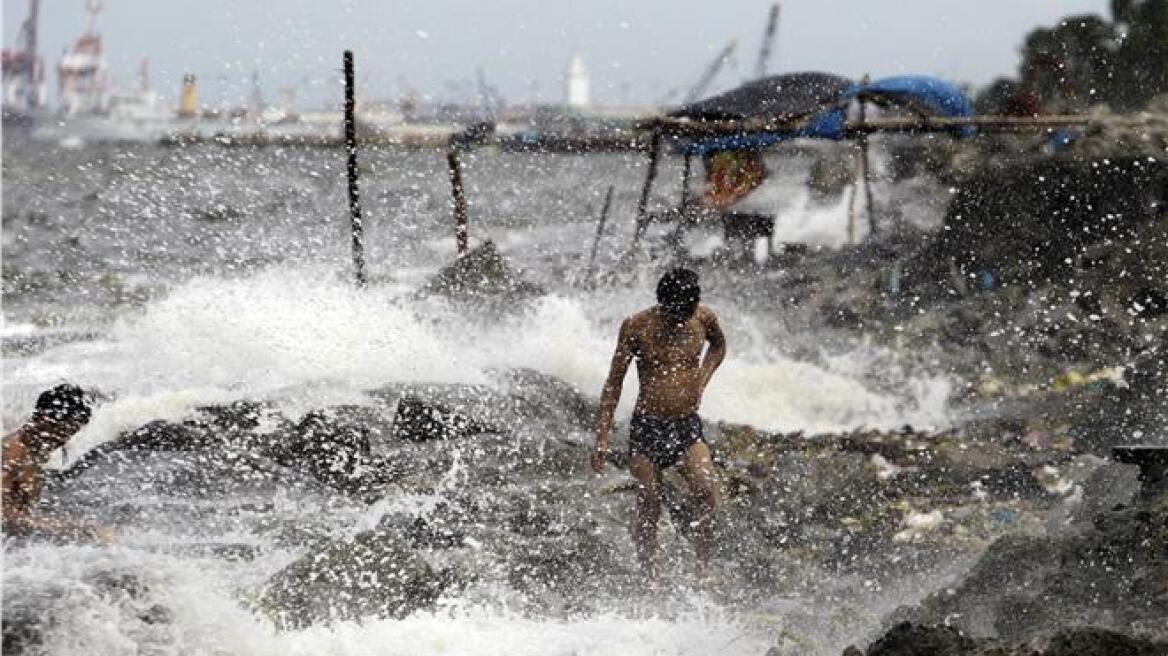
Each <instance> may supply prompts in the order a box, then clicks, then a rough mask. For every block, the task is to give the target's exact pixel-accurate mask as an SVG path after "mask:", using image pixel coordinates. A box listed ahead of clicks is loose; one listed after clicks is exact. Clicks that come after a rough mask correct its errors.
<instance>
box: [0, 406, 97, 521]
mask: <svg viewBox="0 0 1168 656" xmlns="http://www.w3.org/2000/svg"><path fill="white" fill-rule="evenodd" d="M89 415H90V409H89V401H88V400H87V399H86V398H85V393H84V392H83V391H82V390H81V388H79V387H76V386H74V385H58V386H56V387H54V388H53V389H51V390H48V391H47V392H44V393H42V394H41V395H40V397H38V398H37V402H36V408H35V410H33V414H32V418H30V419H29V420H28V421H27V422H25V424H24V425H23V426H21V427H20V428H18V429H16V430H15V431H13V432H12V433H9V434H8V435H6V436H5V437H4V462H3V478H2V479H0V484H2V485H3V503H4V508H3V518H4V522H3V526H4V535H5V536H6V537H13V536H20V537H28V536H32V535H41V536H47V537H56V538H64V539H87V540H96V541H100V542H106V541H108V540H109V532H108V530H107V529H104V528H99V527H95V526H90V525H88V524H83V523H79V522H70V521H65V520H60V519H55V518H49V517H42V516H38V515H36V514H34V513H33V508H34V507H35V506H36V504H37V502H39V501H40V498H41V486H42V485H43V484H44V478H45V473H44V466H45V462H46V461H48V459H49V454H51V453H52V452H53V451H55V450H56V449H58V448H60V447H62V446H64V445H65V443H66V442H68V441H69V438H71V437H73V435H75V434H76V433H77V431H79V430H81V427H82V426H84V425H85V424H87V423H89Z"/></svg>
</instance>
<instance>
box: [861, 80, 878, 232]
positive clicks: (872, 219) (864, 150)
mask: <svg viewBox="0 0 1168 656" xmlns="http://www.w3.org/2000/svg"><path fill="white" fill-rule="evenodd" d="M867 83H868V76H867V75H865V76H864V84H867ZM867 122H868V107H867V103H866V102H864V99H863V98H860V125H864V124H865V123H867ZM859 138H860V172H861V179H862V180H863V182H864V202H865V205H866V206H867V209H868V237H869V238H872V237H873V236H875V235H876V205H875V204H874V203H873V202H872V165H871V161H870V160H869V158H868V133H866V132H862V133H860V137H859Z"/></svg>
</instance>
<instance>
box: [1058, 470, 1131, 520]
mask: <svg viewBox="0 0 1168 656" xmlns="http://www.w3.org/2000/svg"><path fill="white" fill-rule="evenodd" d="M1138 479H1139V470H1138V469H1137V468H1136V467H1134V466H1131V465H1121V464H1118V463H1108V464H1106V465H1103V466H1101V467H1099V468H1097V469H1096V470H1095V471H1094V472H1092V474H1091V475H1090V476H1089V477H1088V478H1087V480H1086V481H1084V482H1083V491H1082V500H1081V501H1080V502H1079V505H1078V506H1077V507H1076V508H1075V509H1074V510H1073V511H1072V512H1071V517H1070V521H1071V523H1072V524H1075V525H1089V523H1090V522H1091V521H1092V520H1093V519H1094V518H1095V517H1097V516H1098V515H1100V514H1101V513H1104V512H1106V511H1108V510H1113V509H1115V508H1116V507H1118V506H1125V505H1128V504H1130V503H1131V502H1132V500H1133V499H1135V497H1136V494H1137V493H1138V492H1139V489H1140V482H1139V480H1138Z"/></svg>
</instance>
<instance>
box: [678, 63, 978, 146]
mask: <svg viewBox="0 0 1168 656" xmlns="http://www.w3.org/2000/svg"><path fill="white" fill-rule="evenodd" d="M857 96H859V97H860V98H862V99H864V100H867V101H870V102H874V103H877V104H879V105H882V106H885V107H892V108H896V107H899V108H903V109H907V110H909V111H911V112H914V113H917V114H922V115H926V116H948V117H955V116H970V115H972V113H973V104H972V103H971V102H970V101H969V98H968V97H966V95H965V94H964V93H963V92H962V90H961V89H960V88H958V87H957V86H956V85H954V84H953V83H951V82H947V81H945V80H941V79H938V78H935V77H929V76H925V75H900V76H895V77H888V78H884V79H881V80H876V81H874V82H870V83H867V84H856V83H853V82H851V81H849V80H847V79H846V78H843V77H840V76H837V75H831V74H828V73H787V74H784V75H775V76H772V77H768V78H764V79H762V80H758V81H755V82H751V83H749V84H744V85H742V86H740V87H738V88H737V89H732V90H730V91H727V92H726V93H723V94H720V95H717V96H714V97H713V98H708V99H706V100H702V101H699V102H696V103H693V104H691V105H687V106H686V107H682V108H681V109H678V110H675V111H674V112H671V113H670V116H673V117H677V118H690V119H694V120H718V119H721V120H746V119H764V120H773V121H776V122H784V121H794V120H796V119H805V120H802V121H799V122H798V124H796V125H790V126H785V127H782V128H779V129H775V130H769V131H766V132H741V133H739V134H734V135H726V136H719V137H708V138H704V139H697V140H694V141H690V142H688V143H686V144H685V145H684V146H682V147H681V148H680V150H681V152H683V153H686V154H690V155H704V154H707V153H711V152H716V151H719V150H740V149H757V148H766V147H768V146H772V145H774V144H776V143H778V142H780V141H786V140H789V139H798V138H811V139H837V140H838V139H843V138H844V136H845V130H844V128H845V126H846V123H847V114H848V105H849V103H851V102H852V101H853V100H854V99H855V98H856V97H857ZM953 133H954V134H955V135H957V136H960V137H968V136H971V135H972V134H973V133H974V129H973V127H972V126H968V125H967V126H961V127H957V128H954V129H953Z"/></svg>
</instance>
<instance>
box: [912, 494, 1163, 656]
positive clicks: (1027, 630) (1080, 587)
mask: <svg viewBox="0 0 1168 656" xmlns="http://www.w3.org/2000/svg"><path fill="white" fill-rule="evenodd" d="M1156 503H1159V502H1156ZM1165 510H1166V508H1165V507H1164V506H1163V504H1161V505H1158V506H1157V505H1155V503H1142V504H1140V505H1137V506H1134V507H1131V508H1124V509H1121V510H1116V511H1112V512H1106V513H1102V514H1100V515H1098V516H1097V517H1096V518H1095V520H1094V522H1093V525H1092V526H1090V527H1088V528H1086V529H1084V530H1081V531H1078V532H1071V533H1069V534H1066V535H1059V536H1054V537H1043V538H1023V537H1005V538H1002V539H1000V540H998V541H997V542H995V543H994V544H993V545H991V546H990V548H989V549H988V550H987V551H986V552H985V554H984V555H983V556H982V557H981V559H980V560H979V561H978V563H977V564H976V565H975V566H974V567H973V569H972V570H970V572H969V574H968V575H967V576H966V577H965V579H964V580H963V581H962V582H961V583H960V584H959V585H957V586H955V587H954V588H953V589H952V590H951V592H950V593H938V594H934V595H931V596H930V597H928V598H927V599H926V600H925V602H924V603H922V605H921V607H920V609H919V610H918V611H917V612H916V614H915V619H916V620H918V621H920V622H923V623H941V622H946V621H948V622H950V623H952V624H953V625H954V626H957V627H958V628H960V629H962V630H965V631H967V632H968V633H970V634H972V635H975V636H984V637H1000V638H1002V639H1004V640H1007V641H1010V642H1017V641H1029V640H1032V639H1035V638H1037V637H1040V636H1042V635H1044V634H1048V633H1049V632H1050V631H1051V630H1052V629H1053V628H1056V627H1062V626H1077V625H1084V624H1089V625H1095V626H1098V627H1101V628H1106V629H1111V630H1117V631H1126V630H1130V627H1133V626H1137V625H1146V626H1151V627H1156V628H1155V629H1154V630H1156V631H1161V632H1168V630H1166V629H1168V627H1165V626H1164V625H1163V624H1164V620H1163V618H1165V617H1168V512H1165Z"/></svg>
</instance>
